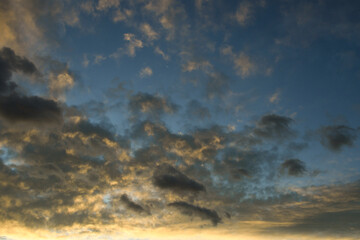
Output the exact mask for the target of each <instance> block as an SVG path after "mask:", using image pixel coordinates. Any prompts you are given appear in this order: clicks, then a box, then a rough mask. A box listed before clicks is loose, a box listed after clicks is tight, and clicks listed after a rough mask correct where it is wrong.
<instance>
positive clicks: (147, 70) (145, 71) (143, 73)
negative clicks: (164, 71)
mask: <svg viewBox="0 0 360 240" xmlns="http://www.w3.org/2000/svg"><path fill="white" fill-rule="evenodd" d="M139 74H140V77H141V78H144V77H149V76H151V75H152V74H153V71H152V69H151V68H150V67H144V68H143V69H141V70H140V73H139Z"/></svg>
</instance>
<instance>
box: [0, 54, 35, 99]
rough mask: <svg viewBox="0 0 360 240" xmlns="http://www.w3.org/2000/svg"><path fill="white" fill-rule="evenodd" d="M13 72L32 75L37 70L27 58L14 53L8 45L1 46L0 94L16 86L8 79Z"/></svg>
mask: <svg viewBox="0 0 360 240" xmlns="http://www.w3.org/2000/svg"><path fill="white" fill-rule="evenodd" d="M13 72H21V73H24V74H26V75H32V74H35V73H37V72H38V70H37V68H36V67H35V65H34V64H33V63H32V62H30V61H29V60H28V59H27V58H23V57H20V56H18V55H16V54H15V52H14V51H13V50H12V49H10V48H8V47H3V48H2V49H1V50H0V94H3V93H7V92H11V91H13V90H14V89H15V88H16V87H17V85H16V83H14V82H11V81H10V80H11V77H12V73H13Z"/></svg>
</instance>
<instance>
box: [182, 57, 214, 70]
mask: <svg viewBox="0 0 360 240" xmlns="http://www.w3.org/2000/svg"><path fill="white" fill-rule="evenodd" d="M211 68H212V65H211V63H210V62H209V61H207V60H201V61H195V60H190V61H187V62H186V63H185V64H183V65H182V71H183V72H192V71H195V70H199V69H201V70H203V71H205V72H208V71H209V69H211Z"/></svg>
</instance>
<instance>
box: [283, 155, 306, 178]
mask: <svg viewBox="0 0 360 240" xmlns="http://www.w3.org/2000/svg"><path fill="white" fill-rule="evenodd" d="M281 168H282V170H283V171H284V170H285V171H287V174H288V175H289V176H301V175H303V174H304V173H305V172H306V167H305V163H304V162H303V161H301V160H299V159H288V160H286V161H284V162H283V163H282V164H281Z"/></svg>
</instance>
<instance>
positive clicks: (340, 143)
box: [320, 125, 357, 151]
mask: <svg viewBox="0 0 360 240" xmlns="http://www.w3.org/2000/svg"><path fill="white" fill-rule="evenodd" d="M320 134H321V144H323V145H324V146H325V147H327V148H329V149H330V150H332V151H340V150H342V149H343V147H344V146H348V147H351V146H353V144H354V141H355V140H356V138H357V133H356V130H355V129H353V128H351V127H348V126H344V125H335V126H326V127H323V128H322V129H321V130H320Z"/></svg>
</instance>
